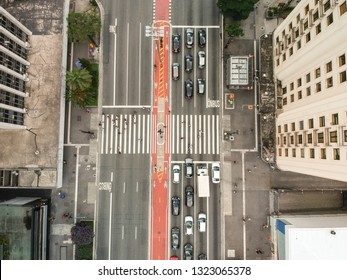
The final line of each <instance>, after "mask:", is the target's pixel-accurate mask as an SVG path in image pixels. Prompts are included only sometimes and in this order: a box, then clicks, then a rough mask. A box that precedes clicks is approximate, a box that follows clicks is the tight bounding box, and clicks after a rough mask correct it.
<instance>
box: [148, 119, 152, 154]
mask: <svg viewBox="0 0 347 280" xmlns="http://www.w3.org/2000/svg"><path fill="white" fill-rule="evenodd" d="M150 120H151V115H148V117H147V130H149V129H150V128H149V124H150ZM149 140H150V135H149V133H147V154H149V143H150V141H149Z"/></svg>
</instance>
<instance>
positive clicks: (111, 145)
mask: <svg viewBox="0 0 347 280" xmlns="http://www.w3.org/2000/svg"><path fill="white" fill-rule="evenodd" d="M110 116H111V117H110V118H112V120H114V116H113V114H112V115H110ZM110 124H111V127H110V137H111V139H110V154H112V153H113V134H114V131H113V130H114V125H113V121H112V122H111V123H110Z"/></svg>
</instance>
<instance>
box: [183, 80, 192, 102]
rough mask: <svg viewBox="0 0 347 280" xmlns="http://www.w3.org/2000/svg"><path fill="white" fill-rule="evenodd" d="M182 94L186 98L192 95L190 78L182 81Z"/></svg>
mask: <svg viewBox="0 0 347 280" xmlns="http://www.w3.org/2000/svg"><path fill="white" fill-rule="evenodd" d="M184 96H185V97H186V98H188V99H191V98H192V97H193V82H192V80H186V81H185V82H184Z"/></svg>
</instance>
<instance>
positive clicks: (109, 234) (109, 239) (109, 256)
mask: <svg viewBox="0 0 347 280" xmlns="http://www.w3.org/2000/svg"><path fill="white" fill-rule="evenodd" d="M109 211H110V213H109V214H110V217H109V220H108V259H109V260H110V259H111V249H112V193H110V208H109Z"/></svg>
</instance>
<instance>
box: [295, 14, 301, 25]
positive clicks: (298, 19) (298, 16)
mask: <svg viewBox="0 0 347 280" xmlns="http://www.w3.org/2000/svg"><path fill="white" fill-rule="evenodd" d="M299 21H300V14H298V15H297V16H296V23H299Z"/></svg>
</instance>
